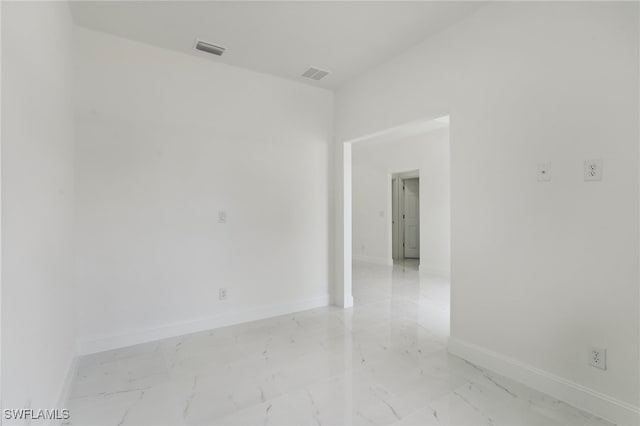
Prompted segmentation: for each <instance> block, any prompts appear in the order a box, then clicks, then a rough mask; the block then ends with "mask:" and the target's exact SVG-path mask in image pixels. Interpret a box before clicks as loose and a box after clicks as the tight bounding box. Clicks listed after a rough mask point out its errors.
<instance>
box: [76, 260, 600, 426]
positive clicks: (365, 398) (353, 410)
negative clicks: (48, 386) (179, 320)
mask: <svg viewBox="0 0 640 426" xmlns="http://www.w3.org/2000/svg"><path fill="white" fill-rule="evenodd" d="M353 282H354V297H355V307H354V308H353V309H347V310H342V309H338V308H335V307H327V308H322V309H314V310H311V311H305V312H300V313H296V314H291V315H285V316H281V317H277V318H272V319H267V320H262V321H256V322H252V323H248V324H242V325H238V326H232V327H226V328H223V329H217V330H212V331H208V332H202V333H197V334H190V335H185V336H182V337H179V338H172V339H167V340H163V341H159V342H153V343H147V344H143V345H138V346H133V347H129V348H124V349H120V350H115V351H110V352H103V353H100V354H95V355H91V356H87V357H84V358H83V359H81V360H80V365H79V370H78V375H77V377H76V379H75V383H74V384H73V389H72V395H71V399H70V400H69V402H68V406H67V407H68V408H69V409H70V410H71V421H70V422H69V423H68V424H73V425H369V424H374V425H377V424H394V425H596V424H607V423H606V422H604V421H602V420H601V419H598V418H596V417H593V416H591V415H589V414H587V413H584V412H582V411H579V410H577V409H575V408H572V407H570V406H568V405H567V404H565V403H563V402H561V401H557V400H554V399H552V398H550V397H548V396H545V395H543V394H540V393H538V392H536V391H534V390H532V389H529V388H527V387H526V386H523V385H520V384H518V383H515V382H513V381H510V380H508V379H506V378H503V377H500V376H498V375H495V374H493V373H490V372H488V371H485V370H482V369H480V368H478V367H476V366H474V365H472V364H469V363H467V362H465V361H463V360H461V359H459V358H456V357H454V356H451V355H448V354H447V352H446V341H447V336H448V328H449V285H448V283H447V281H445V280H442V279H438V278H435V277H428V276H420V275H419V274H418V272H417V264H416V263H415V261H413V262H411V261H407V262H406V263H402V264H397V265H395V266H394V267H388V266H378V265H368V264H358V263H357V264H355V265H354V279H353Z"/></svg>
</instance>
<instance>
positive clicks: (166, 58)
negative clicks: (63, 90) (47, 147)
mask: <svg viewBox="0 0 640 426" xmlns="http://www.w3.org/2000/svg"><path fill="white" fill-rule="evenodd" d="M75 35H76V40H77V46H76V53H77V70H76V72H77V79H76V85H75V89H76V93H77V97H76V112H77V145H76V148H77V168H76V178H77V182H78V185H77V200H78V218H77V225H78V226H77V235H78V262H77V265H78V268H77V280H78V287H79V325H80V328H79V333H80V341H81V349H82V350H97V349H104V348H105V347H108V346H117V345H120V344H130V343H133V342H135V341H137V340H140V339H145V338H157V337H161V336H163V335H166V334H167V333H175V332H185V331H186V330H190V328H189V327H190V326H189V325H188V324H193V327H206V326H210V325H212V324H222V323H225V322H228V321H227V320H225V319H224V318H225V316H227V318H242V319H245V320H246V319H251V318H252V314H251V312H256V313H255V315H256V316H258V315H262V314H259V312H264V308H265V307H272V308H270V309H271V310H269V312H280V313H283V312H282V311H283V310H286V309H289V307H291V309H295V307H296V306H309V304H314V303H315V304H327V303H328V294H329V282H328V263H329V260H328V236H329V230H328V220H329V218H328V216H329V214H328V198H329V188H328V179H329V176H328V174H329V173H328V167H329V166H328V156H329V147H330V141H331V137H332V130H333V94H332V93H331V92H330V91H328V90H325V89H319V88H313V87H309V86H306V85H303V84H299V83H295V82H291V81H287V80H283V79H280V78H277V77H273V76H269V75H265V74H260V73H256V72H252V71H248V70H244V69H241V68H235V67H232V66H228V65H224V64H220V63H216V61H215V58H212V59H209V58H199V57H192V56H190V55H185V54H181V53H177V52H172V51H168V50H164V49H161V48H157V47H151V46H148V45H144V44H141V43H137V42H132V41H128V40H125V39H121V38H117V37H113V36H110V35H106V34H103V33H98V32H94V31H90V30H86V29H82V28H78V29H77V31H76V34H75ZM219 211H225V212H226V214H227V223H226V224H220V223H218V212H219ZM220 287H225V288H227V289H228V299H227V300H226V301H224V302H221V301H219V300H218V289H219V288H220ZM229 321H231V320H229ZM185 324H187V326H185ZM185 327H186V328H185ZM163 330H164V331H163ZM171 330H173V331H171ZM176 330H179V331H176ZM191 331H193V330H191ZM132 336H133V337H132ZM101 340H102V343H101ZM105 342H107V343H105ZM105 345H106V346H105Z"/></svg>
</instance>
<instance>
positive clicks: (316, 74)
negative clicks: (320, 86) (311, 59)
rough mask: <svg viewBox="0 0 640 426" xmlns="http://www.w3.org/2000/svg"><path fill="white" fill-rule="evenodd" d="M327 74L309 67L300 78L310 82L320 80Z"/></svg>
mask: <svg viewBox="0 0 640 426" xmlns="http://www.w3.org/2000/svg"><path fill="white" fill-rule="evenodd" d="M327 74H329V71H325V70H321V69H318V68H314V67H310V68H309V69H308V70H306V71H305V72H304V73H303V74H302V76H303V77H306V78H310V79H311V80H321V79H322V78H324V77H326V76H327Z"/></svg>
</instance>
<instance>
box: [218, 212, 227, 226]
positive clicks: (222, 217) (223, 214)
mask: <svg viewBox="0 0 640 426" xmlns="http://www.w3.org/2000/svg"><path fill="white" fill-rule="evenodd" d="M218 223H227V212H225V211H224V210H220V211H219V212H218Z"/></svg>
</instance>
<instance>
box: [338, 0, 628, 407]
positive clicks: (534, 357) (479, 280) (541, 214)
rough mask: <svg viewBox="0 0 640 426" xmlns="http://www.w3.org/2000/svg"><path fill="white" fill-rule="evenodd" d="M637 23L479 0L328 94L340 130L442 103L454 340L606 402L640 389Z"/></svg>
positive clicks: (345, 135)
mask: <svg viewBox="0 0 640 426" xmlns="http://www.w3.org/2000/svg"><path fill="white" fill-rule="evenodd" d="M638 26H639V19H638V4H636V3H606V2H594V3H577V2H576V3H554V2H547V3H492V4H490V5H487V6H485V7H483V8H481V9H480V10H479V11H478V12H477V13H475V14H474V15H472V16H470V17H468V18H467V19H465V20H464V21H462V22H460V23H458V24H457V25H455V26H453V27H451V28H449V29H448V30H446V31H444V32H442V33H440V34H439V35H437V36H436V37H434V38H432V39H429V40H426V41H425V42H424V43H422V44H420V45H419V46H416V47H415V48H413V49H411V50H409V51H407V52H405V53H403V54H402V55H400V56H398V57H396V58H395V59H393V60H391V61H389V62H388V63H386V64H384V65H382V66H380V67H378V68H376V69H374V70H372V71H371V72H369V73H368V74H366V75H364V76H361V77H360V78H358V79H356V80H354V81H353V82H351V83H350V84H348V85H347V86H345V87H343V88H342V89H341V90H340V91H339V93H338V96H337V99H336V107H337V122H338V130H337V132H338V135H337V136H338V137H337V140H338V141H339V142H342V141H346V140H350V139H352V138H357V137H360V136H362V135H366V134H370V133H373V132H376V131H380V130H381V129H385V128H388V127H392V126H398V125H400V124H402V123H405V122H410V121H414V120H417V119H421V118H428V117H437V116H442V115H444V114H447V113H450V115H451V213H452V218H451V220H452V222H451V223H452V230H451V232H452V234H451V238H452V270H451V275H452V277H451V279H452V319H451V333H452V337H453V338H454V341H457V342H462V344H463V345H466V346H467V347H474V348H476V349H477V351H476V352H478V351H484V354H485V355H487V356H489V355H488V354H491V356H493V357H494V358H495V359H496V360H497V361H496V362H502V363H507V362H512V366H513V368H514V369H520V370H519V371H525V370H526V374H529V375H537V376H536V377H537V378H539V379H540V382H539V383H538V385H540V383H546V384H548V385H549V386H550V387H553V386H555V387H556V390H558V389H565V390H567V391H568V392H569V391H570V392H573V394H572V395H570V397H571V398H572V399H571V402H572V403H575V404H580V405H582V406H583V408H587V409H588V410H591V411H597V412H599V413H600V414H606V415H616V414H615V413H613V411H615V410H617V409H618V408H620V410H623V411H624V410H625V409H626V410H627V411H626V413H627V414H628V413H629V410H633V407H634V406H635V407H637V406H638V400H639V397H640V395H639V390H638V387H639V384H638V377H639V372H638V368H639V366H638V362H637V361H638V345H639V341H638V339H639V336H640V330H639V315H638V282H639V277H638V258H639V256H638V218H639V214H638V213H639V212H638V137H639V132H638V119H639V118H638V117H639V113H640V111H639V106H638V73H639V66H638V62H639V60H638V52H639V46H638V39H639V31H638ZM341 153H342V150H341V149H336V162H337V163H338V164H342V159H341V157H340V155H341ZM591 158H602V159H603V160H604V180H603V181H602V182H591V183H586V182H583V180H582V179H583V176H582V173H583V170H582V169H583V161H584V160H588V159H591ZM547 161H551V162H552V163H553V180H552V182H549V183H544V184H543V183H538V182H536V165H537V163H539V162H547ZM336 170H337V171H338V172H340V170H341V169H340V166H336ZM335 181H336V185H337V186H336V191H337V199H338V200H340V199H341V196H342V186H341V185H342V176H341V175H340V174H339V173H338V174H337V176H336V179H335ZM341 207H342V206H341V205H339V206H337V212H338V215H337V217H336V221H337V222H338V223H339V222H340V221H341V220H342V216H341V211H342V210H341ZM335 238H336V241H337V243H338V244H337V245H336V250H337V251H340V250H341V247H340V245H339V243H340V242H341V241H343V235H342V234H341V230H340V229H338V230H337V234H336V237H335ZM341 267H342V265H341V264H340V263H337V265H336V268H335V269H336V271H339V270H340V269H341ZM337 278H338V279H341V278H342V277H341V276H338V277H337ZM340 290H341V288H340V285H339V284H338V291H340ZM590 345H595V346H598V347H605V348H607V349H608V363H609V369H608V370H607V371H601V370H598V369H595V368H592V367H590V366H588V365H587V348H588V347H589V346H590ZM532 380H533V379H532ZM552 382H553V383H552ZM538 387H543V386H542V385H540V386H538ZM603 394H604V395H605V396H604V397H603V396H602V395H603ZM576 395H581V396H584V398H583V399H582V402H581V400H580V398H574V397H575V396H576ZM591 402H597V403H601V404H602V406H596V405H595V404H591ZM603 407H604V408H603ZM607 407H608V408H607ZM608 409H611V410H609V411H607V410H608ZM618 413H620V412H618Z"/></svg>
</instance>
